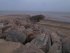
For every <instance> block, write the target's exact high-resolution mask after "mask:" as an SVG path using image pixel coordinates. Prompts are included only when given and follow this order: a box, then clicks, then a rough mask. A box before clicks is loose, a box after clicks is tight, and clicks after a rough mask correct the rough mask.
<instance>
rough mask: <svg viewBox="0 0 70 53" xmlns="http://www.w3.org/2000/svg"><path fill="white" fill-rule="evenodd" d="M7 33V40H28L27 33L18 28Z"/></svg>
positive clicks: (22, 41)
mask: <svg viewBox="0 0 70 53" xmlns="http://www.w3.org/2000/svg"><path fill="white" fill-rule="evenodd" d="M5 35H6V40H7V41H13V42H21V43H24V42H25V40H26V34H25V33H22V32H18V31H16V30H10V31H8V32H7V33H6V34H5Z"/></svg>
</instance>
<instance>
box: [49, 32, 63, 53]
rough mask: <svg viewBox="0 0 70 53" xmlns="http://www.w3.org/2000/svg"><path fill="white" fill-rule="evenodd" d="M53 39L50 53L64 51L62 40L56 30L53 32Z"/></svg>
mask: <svg viewBox="0 0 70 53" xmlns="http://www.w3.org/2000/svg"><path fill="white" fill-rule="evenodd" d="M51 40H52V46H51V47H50V49H49V52H48V53H62V42H61V38H60V37H59V36H58V34H57V33H55V32H52V33H51Z"/></svg>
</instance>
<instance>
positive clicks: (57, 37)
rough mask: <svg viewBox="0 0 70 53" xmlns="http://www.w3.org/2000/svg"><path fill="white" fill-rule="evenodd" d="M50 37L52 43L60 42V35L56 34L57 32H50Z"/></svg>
mask: <svg viewBox="0 0 70 53" xmlns="http://www.w3.org/2000/svg"><path fill="white" fill-rule="evenodd" d="M51 39H52V42H53V43H60V44H61V38H60V36H58V34H57V33H55V32H52V33H51Z"/></svg>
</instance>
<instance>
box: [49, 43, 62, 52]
mask: <svg viewBox="0 0 70 53" xmlns="http://www.w3.org/2000/svg"><path fill="white" fill-rule="evenodd" d="M48 53H62V46H61V44H58V43H54V44H53V45H52V46H51V47H50V49H49V51H48Z"/></svg>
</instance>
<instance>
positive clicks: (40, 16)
mask: <svg viewBox="0 0 70 53" xmlns="http://www.w3.org/2000/svg"><path fill="white" fill-rule="evenodd" d="M42 19H44V16H43V15H36V16H32V17H31V18H30V20H31V21H32V22H39V21H40V20H42Z"/></svg>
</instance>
